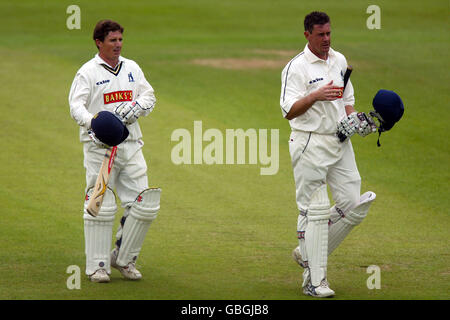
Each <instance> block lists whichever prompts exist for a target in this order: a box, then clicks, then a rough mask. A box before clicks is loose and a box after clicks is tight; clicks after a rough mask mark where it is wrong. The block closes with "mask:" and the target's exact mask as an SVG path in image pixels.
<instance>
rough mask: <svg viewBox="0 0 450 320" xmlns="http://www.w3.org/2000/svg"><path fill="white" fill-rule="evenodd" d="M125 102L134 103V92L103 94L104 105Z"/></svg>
mask: <svg viewBox="0 0 450 320" xmlns="http://www.w3.org/2000/svg"><path fill="white" fill-rule="evenodd" d="M124 101H133V91H131V90H126V91H114V92H108V93H104V94H103V103H104V104H109V103H116V102H124Z"/></svg>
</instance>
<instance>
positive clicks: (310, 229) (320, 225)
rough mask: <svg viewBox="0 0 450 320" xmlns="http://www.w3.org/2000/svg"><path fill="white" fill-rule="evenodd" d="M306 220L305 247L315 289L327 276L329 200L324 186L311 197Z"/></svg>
mask: <svg viewBox="0 0 450 320" xmlns="http://www.w3.org/2000/svg"><path fill="white" fill-rule="evenodd" d="M307 218H308V224H307V226H306V230H305V247H306V252H307V256H308V265H309V270H310V276H311V283H312V285H313V286H314V287H317V286H319V285H320V282H321V281H322V280H323V279H325V278H326V275H327V262H328V261H327V258H328V220H329V218H330V200H329V199H328V193H327V186H326V184H324V185H322V186H320V187H319V188H318V189H317V190H316V191H315V192H314V193H313V195H312V196H311V202H310V205H309V208H308V212H307Z"/></svg>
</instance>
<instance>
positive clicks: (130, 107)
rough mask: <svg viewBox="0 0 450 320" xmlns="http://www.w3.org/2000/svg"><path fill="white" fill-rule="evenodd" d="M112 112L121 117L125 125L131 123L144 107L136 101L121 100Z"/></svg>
mask: <svg viewBox="0 0 450 320" xmlns="http://www.w3.org/2000/svg"><path fill="white" fill-rule="evenodd" d="M114 113H115V114H116V115H117V116H119V118H120V119H122V122H123V123H124V124H125V125H129V124H132V123H134V122H136V120H137V119H138V118H139V117H140V116H141V115H142V114H144V113H145V109H144V108H142V107H141V105H140V104H139V103H138V102H137V101H132V102H122V103H121V104H119V105H118V106H117V107H116V109H115V110H114Z"/></svg>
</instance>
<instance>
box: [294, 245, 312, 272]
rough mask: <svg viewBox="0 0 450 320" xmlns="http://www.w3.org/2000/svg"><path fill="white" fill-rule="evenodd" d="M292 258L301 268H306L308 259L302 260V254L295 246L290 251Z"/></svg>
mask: <svg viewBox="0 0 450 320" xmlns="http://www.w3.org/2000/svg"><path fill="white" fill-rule="evenodd" d="M292 258H293V259H294V261H295V262H297V263H298V265H299V266H300V267H302V268H308V261H303V258H302V255H301V254H300V248H299V247H296V248H295V249H294V250H293V251H292Z"/></svg>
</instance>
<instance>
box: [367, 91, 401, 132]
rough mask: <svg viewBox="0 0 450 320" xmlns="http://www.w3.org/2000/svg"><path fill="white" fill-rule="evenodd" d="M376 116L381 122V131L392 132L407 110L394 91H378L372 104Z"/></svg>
mask: <svg viewBox="0 0 450 320" xmlns="http://www.w3.org/2000/svg"><path fill="white" fill-rule="evenodd" d="M372 105H373V107H374V108H375V112H374V113H373V116H375V117H376V118H377V119H378V120H379V121H380V126H379V128H378V129H379V131H380V132H384V131H388V130H390V129H391V128H392V127H393V126H394V124H395V123H396V122H398V121H399V120H400V119H401V117H402V116H403V112H404V111H405V108H404V106H403V102H402V99H401V98H400V97H399V95H398V94H396V93H395V92H394V91H390V90H384V89H381V90H378V92H377V94H376V95H375V97H374V98H373V102H372Z"/></svg>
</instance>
